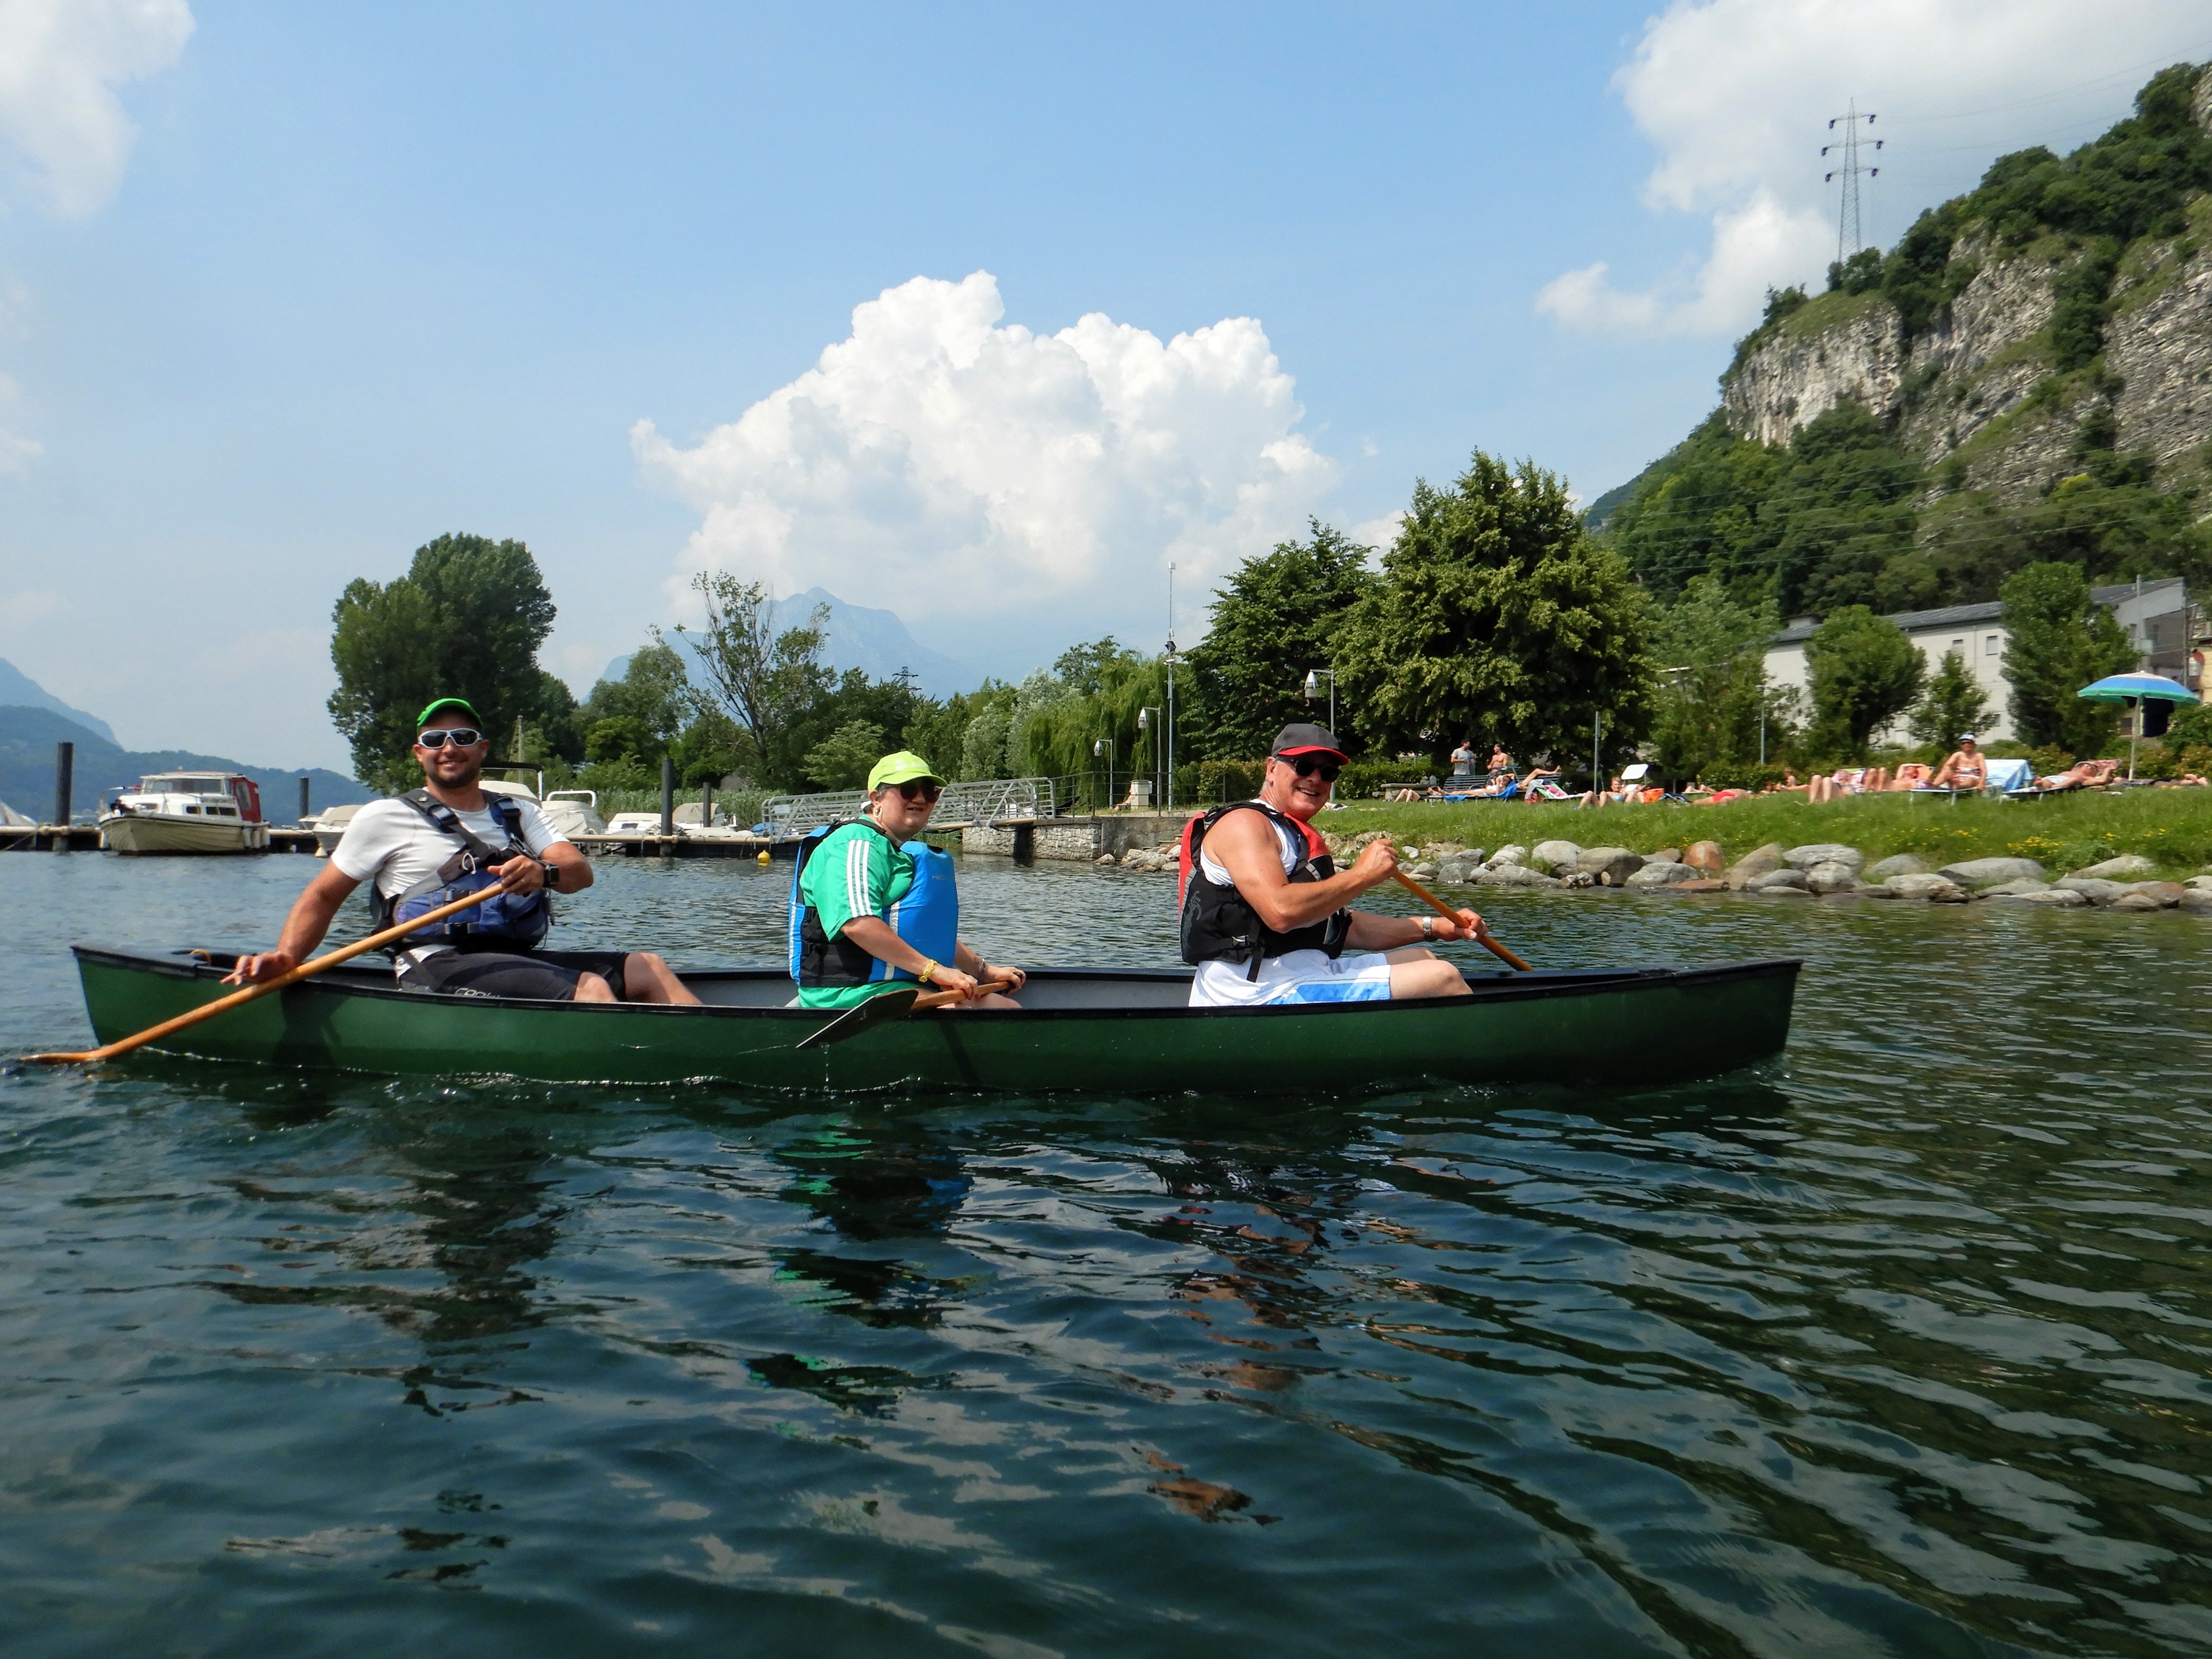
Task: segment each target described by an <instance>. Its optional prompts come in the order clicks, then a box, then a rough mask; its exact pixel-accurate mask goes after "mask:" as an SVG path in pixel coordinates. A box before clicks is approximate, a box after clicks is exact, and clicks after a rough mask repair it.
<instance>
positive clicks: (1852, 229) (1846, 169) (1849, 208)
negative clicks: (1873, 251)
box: [1820, 98, 1882, 264]
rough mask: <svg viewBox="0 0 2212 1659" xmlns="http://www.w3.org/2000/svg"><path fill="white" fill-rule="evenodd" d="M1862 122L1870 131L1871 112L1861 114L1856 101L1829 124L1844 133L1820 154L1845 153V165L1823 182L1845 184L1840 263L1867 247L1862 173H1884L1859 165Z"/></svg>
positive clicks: (1838, 233)
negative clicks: (1861, 226)
mask: <svg viewBox="0 0 2212 1659" xmlns="http://www.w3.org/2000/svg"><path fill="white" fill-rule="evenodd" d="M1862 121H1863V122H1865V123H1866V124H1867V125H1868V126H1869V128H1871V127H1872V126H1873V125H1874V116H1873V114H1872V113H1871V112H1869V113H1868V114H1865V115H1862V114H1860V113H1859V101H1858V100H1857V99H1856V98H1854V99H1852V100H1851V103H1850V108H1849V109H1848V110H1847V111H1845V112H1844V113H1843V114H1841V115H1838V116H1837V117H1836V118H1834V119H1833V120H1832V121H1830V122H1829V123H1828V131H1831V132H1833V131H1835V130H1836V129H1837V127H1838V126H1841V127H1842V128H1843V130H1844V136H1843V137H1842V138H1841V139H1840V140H1839V141H1837V142H1835V143H1826V144H1823V145H1821V146H1820V154H1821V155H1827V154H1828V153H1829V152H1830V151H1831V150H1837V149H1840V150H1841V151H1843V153H1844V160H1843V165H1842V166H1840V167H1834V168H1832V169H1831V170H1830V171H1829V173H1827V175H1826V177H1825V178H1823V179H1821V181H1820V182H1821V183H1822V184H1827V183H1829V182H1831V181H1832V180H1833V179H1842V180H1843V181H1844V198H1843V200H1842V202H1841V203H1839V204H1838V210H1837V214H1836V260H1837V263H1838V264H1841V263H1842V262H1843V261H1844V260H1845V259H1848V258H1850V257H1851V255H1853V254H1854V253H1857V252H1858V251H1859V250H1860V249H1861V248H1863V247H1864V246H1866V240H1865V238H1863V236H1861V235H1860V234H1859V174H1861V173H1864V174H1866V176H1867V177H1868V178H1869V179H1871V178H1874V177H1875V176H1876V175H1877V174H1879V173H1881V168H1880V167H1862V166H1860V165H1859V123H1860V122H1862ZM1881 145H1882V141H1881V139H1879V138H1877V139H1875V141H1874V147H1875V149H1881Z"/></svg>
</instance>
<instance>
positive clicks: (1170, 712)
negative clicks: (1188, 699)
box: [1163, 565, 1176, 808]
mask: <svg viewBox="0 0 2212 1659" xmlns="http://www.w3.org/2000/svg"><path fill="white" fill-rule="evenodd" d="M1168 571H1169V580H1170V582H1172V581H1173V580H1174V571H1175V567H1174V566H1173V565H1170V566H1169V567H1168ZM1169 591H1170V592H1173V591H1174V589H1173V588H1172V586H1170V589H1169ZM1169 604H1170V609H1172V608H1173V605H1174V602H1173V601H1172V600H1170V602H1169ZM1163 660H1164V662H1166V664H1167V665H1168V708H1167V726H1168V729H1167V734H1166V735H1167V755H1168V765H1167V784H1168V789H1167V795H1168V805H1169V806H1170V808H1172V807H1173V806H1174V805H1175V671H1176V642H1175V635H1172V634H1170V635H1168V648H1167V653H1166V655H1165V656H1164V659H1163Z"/></svg>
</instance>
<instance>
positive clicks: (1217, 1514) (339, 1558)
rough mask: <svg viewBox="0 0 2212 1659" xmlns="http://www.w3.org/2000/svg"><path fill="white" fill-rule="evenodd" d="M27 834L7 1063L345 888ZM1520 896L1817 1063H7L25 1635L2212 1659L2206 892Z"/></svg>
mask: <svg viewBox="0 0 2212 1659" xmlns="http://www.w3.org/2000/svg"><path fill="white" fill-rule="evenodd" d="M5 865H6V868H7V872H8V875H9V897H10V902H11V906H12V908H13V912H14V914H15V915H16V916H17V917H18V919H19V925H21V927H24V929H25V930H26V934H25V936H26V937H27V939H29V941H30V944H31V949H30V951H28V952H27V958H28V969H27V981H28V983H27V990H26V992H25V994H23V995H22V996H21V998H20V999H19V1000H16V1001H15V1002H13V1003H11V1004H10V1005H9V1006H8V1007H7V1008H6V1009H5V1010H4V1011H0V1040H4V1041H6V1042H9V1043H13V1044H15V1045H17V1046H18V1047H19V1048H28V1047H32V1046H52V1044H53V1043H55V1042H58V1041H61V1040H64V1039H67V1038H69V1037H70V1036H73V1035H76V1034H78V1033H80V1032H81V1029H82V1027H81V1018H82V1017H81V1014H80V1013H79V1012H78V1011H77V1009H76V1002H75V995H74V989H73V987H72V985H71V983H70V977H69V975H68V971H67V965H66V962H65V959H64V957H63V956H62V954H61V951H62V946H63V945H64V942H65V940H66V939H68V938H71V937H78V936H83V937H88V938H93V939H102V940H106V941H110V942H130V941H133V940H140V941H145V940H150V939H175V938H179V937H184V936H189V937H190V938H191V939H193V940H194V941H196V942H204V943H211V944H222V945H229V944H236V943H242V942H246V941H249V940H252V939H255V938H257V937H258V935H259V934H260V933H265V932H266V931H267V929H268V927H270V926H271V925H273V922H274V921H275V919H276V916H277V915H278V914H280V913H281V909H282V907H283V902H284V899H285V898H286V896H288V894H289V891H290V890H293V889H294V888H295V886H296V884H297V883H298V882H299V881H300V880H301V878H302V875H303V874H304V873H305V866H302V865H301V864H296V863H294V862H292V861H290V860H279V859H272V860H264V861H261V862H260V863H259V864H258V865H255V866H191V865H189V864H185V863H182V862H174V863H170V864H167V865H154V864H135V865H134V864H123V863H119V862H117V861H112V860H107V861H103V860H97V859H85V858H72V859H68V860H59V859H40V860H33V859H28V858H22V859H17V860H7V861H5ZM784 879H785V877H784V874H783V872H767V873H765V874H763V873H762V872H756V871H754V870H752V869H751V868H750V866H703V865H685V866H666V867H657V866H628V865H617V866H610V867H608V868H607V869H606V870H605V872H604V878H603V882H602V885H601V888H600V889H599V891H598V892H597V893H596V894H594V895H593V896H592V897H591V898H590V899H588V900H586V901H585V902H582V903H580V904H579V905H578V906H576V907H574V909H573V911H572V913H571V914H572V916H573V918H574V919H573V920H572V921H571V922H570V923H568V927H570V928H573V929H574V931H575V933H576V935H577V937H576V939H575V941H574V942H575V943H577V944H580V945H581V944H587V943H593V942H605V943H614V942H617V941H618V940H621V939H624V938H626V937H627V938H639V937H641V936H649V938H650V942H651V943H653V944H654V945H658V946H659V947H660V948H663V949H665V950H666V951H668V952H669V954H671V956H673V957H678V958H679V959H682V960H687V961H693V962H700V963H707V962H733V961H748V960H762V959H768V958H769V957H772V955H773V952H774V951H775V945H776V937H777V930H778V928H779V927H780V915H779V911H778V906H779V902H780V896H781V884H782V882H783V880H784ZM1166 893H1167V888H1166V885H1165V884H1164V883H1163V882H1160V881H1158V880H1157V879H1152V878H1143V877H1132V876H1128V875H1124V874H1121V873H1117V872H1098V871H1091V870H1088V869H1083V868H1068V869H1060V870H1054V869H1046V868H1039V869H1037V870H1034V871H1016V870H1013V869H1012V868H1010V867H1008V866H1004V865H1000V866H996V867H993V866H990V865H987V864H985V863H983V862H981V861H974V862H971V863H969V866H967V869H966V871H965V872H964V873H963V902H965V905H966V908H967V912H968V915H969V927H970V929H971V931H972V932H974V933H975V934H976V935H977V936H978V937H980V938H981V939H984V940H985V941H986V942H987V944H988V945H989V946H990V950H991V954H992V955H993V956H994V957H999V956H1000V955H1004V956H1005V957H1006V958H1007V959H1010V960H1029V961H1034V962H1054V961H1073V960H1083V959H1091V960H1100V961H1118V962H1130V963H1150V962H1156V961H1159V960H1163V959H1164V957H1165V955H1166V952H1167V948H1168V936H1169V926H1168V918H1167V917H1166V916H1165V915H1164V906H1165V899H1166ZM1070 918H1076V919H1079V933H1074V934H1072V933H1071V932H1070V927H1071V922H1070V920H1069V919H1070ZM1492 920H1493V921H1494V922H1495V924H1496V926H1497V927H1498V931H1499V933H1501V934H1502V935H1503V936H1504V937H1506V938H1508V939H1511V940H1512V941H1513V942H1514V943H1515V944H1516V947H1518V948H1520V949H1522V951H1524V953H1526V954H1528V955H1530V956H1533V957H1541V959H1543V960H1545V961H1547V962H1557V963H1575V962H1607V961H1661V960H1675V959H1688V960H1720V959H1725V958H1729V957H1752V956H1773V955H1780V954H1795V955H1802V956H1804V957H1807V958H1808V962H1809V963H1810V966H1809V968H1808V973H1807V975H1806V979H1805V982H1804V989H1803V994H1802V1000H1801V1004H1800V1014H1799V1019H1798V1025H1797V1031H1796V1040H1795V1042H1793V1045H1792V1048H1791V1050H1790V1054H1789V1056H1788V1059H1787V1060H1786V1062H1784V1063H1782V1064H1778V1065H1776V1066H1770V1067H1768V1068H1766V1069H1765V1070H1764V1071H1763V1072H1761V1073H1758V1074H1754V1075H1752V1076H1748V1077H1741V1078H1735V1079H1724V1080H1722V1081H1720V1082H1717V1083H1709V1084H1704V1085H1693V1086H1689V1087H1685V1088H1680V1089H1671V1090H1665V1091H1656V1090H1654V1091H1633V1090H1629V1091H1607V1092H1604V1093H1595V1092H1574V1091H1564V1090H1547V1089H1541V1088H1539V1089H1531V1090H1523V1091H1510V1092H1499V1091H1484V1090H1480V1089H1467V1088H1455V1089H1439V1090H1434V1091H1396V1092H1393V1093H1391V1094H1389V1095H1386V1096H1383V1097H1377V1098H1374V1099H1370V1100H1366V1101H1354V1102H1341V1101H1339V1102H1308V1101H1306V1100H1305V1099H1304V1097H1303V1096H1302V1094H1301V1091H1300V1090H1299V1087H1298V1082H1297V1055H1295V1054H1285V1055H1283V1056H1281V1057H1280V1061H1279V1064H1280V1075H1279V1097H1278V1098H1276V1099H1274V1100H1273V1101H1267V1100H1261V1101H1252V1100H1233V1101H1232V1100H1219V1099H1211V1098H1206V1097H1187V1098H1183V1099H1179V1100H1168V1101H1157V1100H1148V1101H1137V1100H1130V1099H1124V1098H1120V1097H1115V1096H1114V1095H1112V1094H1111V1093H1109V1092H1102V1093H1100V1094H1099V1095H1097V1097H1092V1098H1089V1099H1082V1100H1074V1101H1060V1100H1054V1101H1051V1102H1038V1101H1025V1100H1020V1099H1004V1100H978V1101H967V1102H962V1101H954V1102H949V1103H948V1102H944V1101H932V1102H917V1103H898V1102H885V1101H874V1100H872V1101H869V1102H866V1103H855V1102H852V1101H839V1100H836V1099H823V1100H818V1101H800V1102H792V1101H787V1100H777V1101H764V1100H760V1099H754V1098H750V1097H746V1096H745V1095H744V1094H743V1093H742V1092H741V1091H680V1092H679V1091H667V1092H662V1093H653V1094H647V1095H643V1096H639V1097H629V1096H626V1095H625V1094H623V1092H622V1091H607V1090H591V1089H580V1088H568V1087H550V1086H544V1085H496V1084H484V1083H471V1084H466V1085H460V1084H456V1085H422V1084H393V1083H385V1082H380V1081H375V1080H366V1079H319V1078H297V1077H282V1076H258V1075H250V1074H241V1073H234V1072H228V1071H225V1070H223V1069H222V1068H218V1067H210V1066H183V1065H179V1066H147V1067H141V1068H137V1069H129V1070H120V1071H112V1072H108V1073H102V1074H101V1075H100V1076H98V1077H96V1078H88V1077H85V1076H82V1075H78V1074H76V1073H27V1072H15V1073H7V1074H5V1075H4V1076H0V1179H4V1182H5V1187H4V1189H3V1190H4V1192H5V1194H6V1204H5V1206H4V1209H0V1272H3V1273H5V1275H6V1279H7V1286H8V1293H7V1295H6V1296H5V1297H4V1298H0V1320H4V1333H5V1336H6V1339H7V1352H9V1356H10V1358H11V1360H12V1362H13V1363H12V1364H10V1365H9V1368H8V1374H7V1380H6V1384H5V1397H6V1400H7V1403H8V1406H9V1413H8V1427H7V1429H6V1431H5V1432H4V1436H0V1445H4V1448H5V1449H4V1452H0V1514H4V1515H5V1516H7V1518H8V1525H7V1526H6V1527H5V1528H4V1530H0V1563H4V1566H5V1569H6V1583H7V1589H5V1590H4V1591H0V1628H3V1629H4V1631H5V1633H6V1635H7V1637H8V1639H9V1648H10V1650H11V1651H12V1652H17V1653H24V1654H40V1655H44V1654H76V1653H93V1652H99V1653H102V1654H105V1653H108V1652H113V1651H118V1650H120V1651H133V1652H139V1651H143V1652H149V1653H152V1652H164V1651H168V1650H171V1649H182V1648H185V1647H190V1648H191V1649H192V1650H198V1651H207V1650H213V1651H228V1650H236V1649H240V1648H244V1647H246V1646H247V1645H249V1644H251V1645H252V1646H253V1647H254V1648H256V1649H258V1650H268V1651H272V1652H289V1651H305V1650H314V1651H324V1650H360V1649H362V1648H363V1647H365V1646H368V1645H372V1644H373V1645H375V1646H379V1647H382V1646H388V1645H391V1644H392V1643H393V1642H394V1640H395V1639H397V1640H400V1641H404V1640H406V1639H407V1638H410V1637H412V1636H416V1635H419V1636H420V1637H422V1638H424V1639H425V1640H435V1641H440V1642H441V1643H450V1642H452V1641H453V1638H454V1637H455V1635H456V1633H459V1634H461V1635H464V1636H473V1637H476V1638H478V1639H479V1640H483V1641H487V1642H489V1643H490V1644H494V1646H495V1648H498V1649H501V1650H506V1649H520V1648H523V1647H524V1646H526V1644H527V1645H536V1646H538V1647H542V1648H545V1649H548V1650H562V1651H592V1652H624V1651H629V1650H647V1649H656V1650H657V1649H660V1648H665V1647H671V1646H672V1645H674V1644H683V1645H684V1646H685V1647H687V1648H696V1647H700V1646H703V1645H708V1644H713V1645H716V1646H720V1645H726V1644H727V1642H728V1640H729V1638H731V1637H732V1636H736V1635H738V1634H740V1633H742V1635H743V1637H744V1638H746V1639H748V1640H749V1642H750V1645H752V1646H754V1647H757V1648H760V1649H763V1650H784V1649H793V1648H799V1647H805V1648H808V1649H819V1650H831V1651H837V1652H840V1653H843V1652H869V1651H878V1650H882V1651H894V1650H895V1651H897V1652H900V1653H902V1654H906V1653H912V1652H915V1651H943V1652H946V1653H952V1652H969V1651H973V1650H978V1649H980V1650H982V1651H984V1652H986V1653H989V1654H999V1655H1007V1656H1022V1655H1036V1654H1044V1653H1056V1652H1061V1653H1064V1652H1078V1651H1080V1652H1083V1653H1085V1654H1091V1653H1106V1652H1129V1653H1143V1654H1155V1653H1162V1652H1196V1651H1200V1650H1218V1648H1219V1646H1220V1645H1221V1644H1222V1643H1223V1642H1224V1641H1225V1640H1254V1639H1256V1640H1257V1641H1259V1642H1260V1643H1262V1644H1265V1645H1267V1647H1269V1648H1271V1649H1273V1650H1280V1651H1285V1652H1292V1653H1306V1652H1315V1653H1324V1652H1325V1653H1335V1652H1341V1651H1344V1650H1346V1649H1347V1648H1350V1647H1352V1646H1353V1645H1354V1644H1358V1645H1360V1646H1377V1647H1384V1648H1387V1649H1388V1650H1390V1651H1393V1652H1430V1651H1435V1652H1445V1651H1450V1652H1459V1651H1463V1650H1465V1648H1466V1647H1467V1646H1468V1644H1469V1643H1470V1642H1471V1641H1480V1643H1481V1644H1483V1645H1484V1646H1486V1648H1491V1649H1496V1650H1500V1651H1503V1652H1508V1653H1523V1652H1538V1651H1547V1650H1548V1651H1558V1652H1568V1653H1573V1654H1576V1655H1577V1656H1580V1655H1585V1654H1645V1653H1681V1652H1687V1653H1695V1654H1713V1655H1729V1656H1734V1655H1743V1654H1767V1653H1774V1654H1781V1653H1793V1654H1794V1653H1799V1652H1805V1651H1817V1652H1820V1653H1823V1654H1827V1653H1838V1654H1850V1653H1899V1654H1923V1653H1929V1652H1941V1653H1961V1654H1963V1653H1987V1654H1998V1653H2018V1652H2037V1653H2067V1654H2073V1653H2110V1654H2119V1655H2148V1654H2184V1653H2200V1652H2203V1651H2206V1650H2208V1649H2212V1611H2208V1606H2207V1604H2208V1601H2212V1573H2208V1562H2212V1501H2208V1485H2212V1450H2208V1444H2209V1443H2212V1442H2208V1431H2212V1385H2208V1383H2207V1361H2208V1358H2212V1304H2208V1301H2207V1297H2206V1294H2205V1291H2204V1290H2203V1274H2202V1269H2203V1265H2204V1263H2205V1261H2206V1260H2207V1247H2208V1243H2212V1190H2208V1188H2207V1184H2206V1176H2207V1173H2208V1171H2209V1170H2212V1109H2208V1108H2207V1106H2206V1105H2205V1103H2204V1102H2203V1088H2202V1085H2201V1079H2202V1077H2203V1073H2204V1068H2205V1062H2206V1060H2207V1057H2208V1046H2207V1037H2208V1024H2212V1022H2208V1020H2207V1018H2206V1017H2205V1016H2204V1014H2203V1011H2202V1005H2201V1004H2200V1003H2197V1002H2195V1001H2192V1000H2187V999H2185V998H2182V997H2177V996H2175V995H2173V994H2172V991H2171V988H2170V987H2173V986H2175V985H2177V984H2184V983H2186V982H2188V977H2189V976H2190V975H2191V974H2192V973H2193V971H2194V970H2196V969H2197V964H2198V963H2199V962H2200V961H2201V959H2202V953H2203V944H2204V940H2205V939H2206V935H2205V933H2203V931H2202V926H2203V925H2202V924H2201V923H2198V922H2197V921H2194V920H2193V919H2191V918H2185V917H2179V916H2156V917H2145V918H2117V917H2112V916H2106V915H2069V914H2050V915H2040V914H2021V913H2017V912H2015V913H2004V912H2000V911H1997V910H1996V909H1995V908H1989V909H1984V908H1981V907H1971V908H1960V907H1936V908H1918V909H1915V908H1910V907H1900V906H1893V905H1891V906H1875V905H1850V904H1821V905H1811V906H1808V905H1802V904H1801V905H1797V906H1795V907H1791V908H1786V909H1785V908H1783V907H1780V906H1778V905H1770V904H1762V903H1759V902H1718V903H1703V904H1700V903H1696V902H1679V901H1670V900H1665V899H1656V900H1650V901H1638V900H1636V899H1632V898H1616V897H1613V896H1589V902H1580V901H1563V900H1559V899H1557V898H1552V897H1548V896H1516V895H1513V894H1510V893H1509V894H1504V895H1500V896H1499V902H1498V904H1497V905H1496V906H1495V908H1494V910H1493V913H1492ZM1683 1038H1684V1040H1685V1041H1686V1042H1695V1041H1696V1039H1697V1033H1695V1032H1694V1031H1689V1032H1686V1033H1684V1034H1683ZM185 1632H189V1633H190V1634H189V1635H185V1634H184V1633H185Z"/></svg>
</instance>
